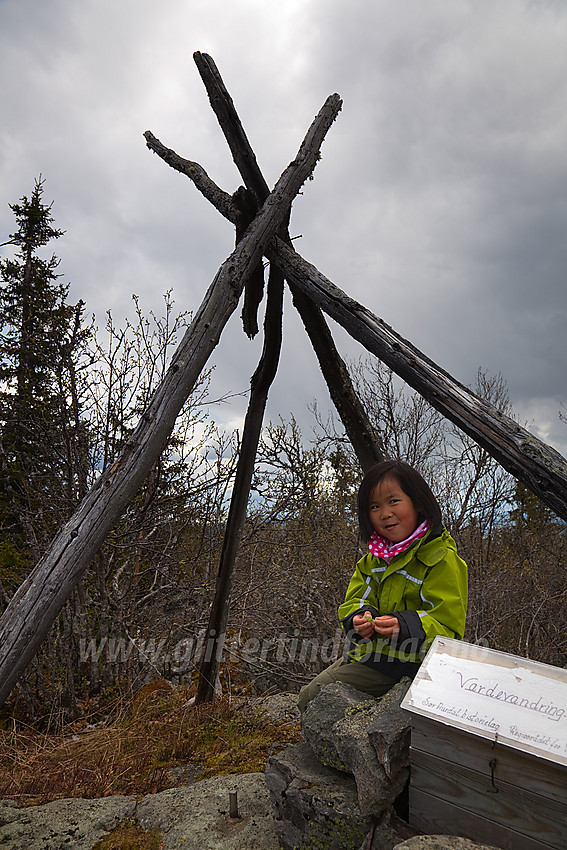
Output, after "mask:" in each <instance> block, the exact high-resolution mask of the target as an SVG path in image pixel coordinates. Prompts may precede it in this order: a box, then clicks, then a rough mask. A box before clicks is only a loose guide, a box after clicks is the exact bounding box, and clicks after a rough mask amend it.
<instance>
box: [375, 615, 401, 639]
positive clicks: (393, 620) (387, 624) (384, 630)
mask: <svg viewBox="0 0 567 850" xmlns="http://www.w3.org/2000/svg"><path fill="white" fill-rule="evenodd" d="M374 631H376V632H378V634H379V635H382V637H387V638H390V637H394V635H397V634H398V632H399V631H400V624H399V623H398V619H397V617H392V615H391V614H384V616H383V617H376V618H375V619H374Z"/></svg>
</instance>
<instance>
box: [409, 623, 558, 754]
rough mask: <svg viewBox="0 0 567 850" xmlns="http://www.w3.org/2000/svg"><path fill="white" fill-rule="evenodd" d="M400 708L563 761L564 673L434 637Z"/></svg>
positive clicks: (544, 665) (524, 660) (504, 654)
mask: <svg viewBox="0 0 567 850" xmlns="http://www.w3.org/2000/svg"><path fill="white" fill-rule="evenodd" d="M402 707H403V708H406V709H408V710H409V711H413V712H416V713H423V714H425V715H428V716H430V717H434V718H436V719H438V720H442V721H443V722H444V723H448V724H450V725H453V726H457V727H459V728H465V729H469V730H470V731H473V730H474V731H476V732H478V733H479V734H481V735H483V736H485V737H490V738H497V739H498V740H499V741H500V742H503V743H507V744H510V745H512V746H515V747H518V748H520V749H522V750H527V751H530V752H535V753H536V754H538V755H541V756H543V757H545V758H551V759H553V760H554V761H560V762H562V763H564V764H567V671H565V670H563V669H560V668H553V667H549V666H548V665H546V664H537V663H536V662H532V661H528V660H527V659H525V658H519V657H515V656H511V655H508V654H506V653H500V652H496V651H494V650H489V649H484V648H482V647H474V646H472V645H471V644H466V643H464V642H462V641H452V640H448V639H446V638H443V639H442V640H441V639H439V638H437V639H436V641H435V643H434V644H433V646H432V648H431V649H430V651H429V653H428V655H427V657H426V659H425V661H424V662H423V665H422V667H421V669H420V671H419V673H418V675H417V677H416V679H415V681H414V683H413V684H412V686H411V688H410V690H409V692H408V694H407V696H406V697H405V699H404V702H403V703H402Z"/></svg>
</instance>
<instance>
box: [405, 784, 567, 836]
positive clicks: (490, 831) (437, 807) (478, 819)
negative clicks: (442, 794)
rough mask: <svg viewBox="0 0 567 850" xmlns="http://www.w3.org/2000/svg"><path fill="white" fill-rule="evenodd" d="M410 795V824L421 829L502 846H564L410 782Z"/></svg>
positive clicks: (430, 832)
mask: <svg viewBox="0 0 567 850" xmlns="http://www.w3.org/2000/svg"><path fill="white" fill-rule="evenodd" d="M409 795H410V796H409V806H410V824H411V826H413V827H414V828H415V829H419V830H420V831H421V832H425V833H429V834H433V835H434V834H446V835H460V836H463V837H465V838H470V839H472V840H473V841H478V842H482V843H484V844H490V845H492V846H494V847H500V848H502V850H565V844H549V843H546V842H545V841H543V840H541V839H540V838H538V837H534V836H527V835H521V834H520V833H518V832H517V831H516V830H514V829H510V828H508V827H506V826H502V825H500V824H497V823H494V821H491V820H490V819H488V818H485V817H482V816H481V815H478V814H476V813H475V812H470V811H468V810H467V809H464V808H462V807H461V806H458V805H456V804H455V803H450V802H447V801H446V800H440V799H439V798H438V797H436V796H435V795H433V794H429V793H427V792H426V791H422V790H420V789H418V788H414V787H413V786H412V785H410V792H409Z"/></svg>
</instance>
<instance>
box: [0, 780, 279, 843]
mask: <svg viewBox="0 0 567 850" xmlns="http://www.w3.org/2000/svg"><path fill="white" fill-rule="evenodd" d="M231 790H236V791H237V795H238V803H239V805H238V808H239V814H240V818H238V819H232V818H230V817H229V791H231ZM129 818H136V819H137V821H138V823H139V824H140V826H142V827H143V828H144V829H147V830H150V829H158V830H159V831H160V832H161V833H162V835H163V842H164V843H163V848H164V850H182V848H183V850H197V848H199V850H204V848H207V850H251V848H254V850H280V845H279V842H278V837H277V835H276V830H275V827H274V820H273V816H272V805H271V802H270V797H269V793H268V790H267V788H266V785H265V782H264V775H263V774H262V773H248V774H242V775H240V776H216V777H214V778H213V779H204V780H202V781H201V782H197V783H195V784H194V785H191V786H189V787H187V788H171V789H169V790H167V791H162V792H160V793H159V794H152V795H148V796H146V797H143V798H142V800H140V801H139V802H138V803H137V802H136V799H135V798H134V797H104V798H102V799H98V800H82V799H76V800H57V801H55V802H53V803H46V804H45V805H43V806H30V807H28V808H20V807H18V806H16V805H15V804H14V803H11V802H10V801H4V802H0V847H2V850H92V847H93V846H94V845H95V844H96V843H97V841H100V839H101V838H103V836H104V835H105V834H107V833H108V832H110V831H111V830H113V829H115V828H116V827H117V826H119V825H120V823H121V822H122V821H124V820H127V819H129Z"/></svg>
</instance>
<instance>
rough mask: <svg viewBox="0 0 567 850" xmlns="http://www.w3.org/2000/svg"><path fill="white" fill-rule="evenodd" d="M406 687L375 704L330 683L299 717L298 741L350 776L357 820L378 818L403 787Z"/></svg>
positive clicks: (406, 744)
mask: <svg viewBox="0 0 567 850" xmlns="http://www.w3.org/2000/svg"><path fill="white" fill-rule="evenodd" d="M409 684H410V680H409V679H405V680H404V681H403V682H400V683H399V684H397V685H395V686H394V687H393V688H392V689H391V690H390V691H388V693H386V694H385V695H384V696H383V697H380V698H379V699H376V698H374V697H369V696H368V694H365V693H362V692H361V691H357V690H356V689H355V688H353V687H351V686H350V685H345V684H343V683H340V682H335V683H334V684H331V685H326V686H325V687H323V688H322V689H321V691H320V692H319V694H318V695H317V696H316V697H315V698H314V699H313V700H312V701H311V702H310V703H309V705H308V706H307V709H306V710H305V712H304V714H303V717H302V725H301V731H302V735H303V737H304V739H305V740H306V741H307V742H308V743H309V744H310V746H311V748H312V749H313V751H314V753H315V755H316V756H317V758H318V759H319V760H320V761H321V762H322V763H323V764H324V765H326V766H327V767H333V768H335V769H338V770H343V771H345V772H348V773H351V774H353V776H354V778H355V781H356V786H357V790H358V801H359V806H360V810H361V813H362V814H363V815H366V816H371V817H375V818H380V817H381V816H382V813H383V812H384V811H385V810H386V809H387V808H388V807H389V806H390V805H391V804H392V803H393V802H394V800H395V799H396V797H398V795H399V794H400V793H401V792H402V791H403V789H404V787H405V785H406V784H407V781H408V778H409V768H408V764H409V733H410V723H409V717H408V716H407V715H406V712H404V711H403V710H402V709H401V708H400V702H401V700H402V699H403V697H404V695H405V693H406V691H407V689H408V687H409Z"/></svg>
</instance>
